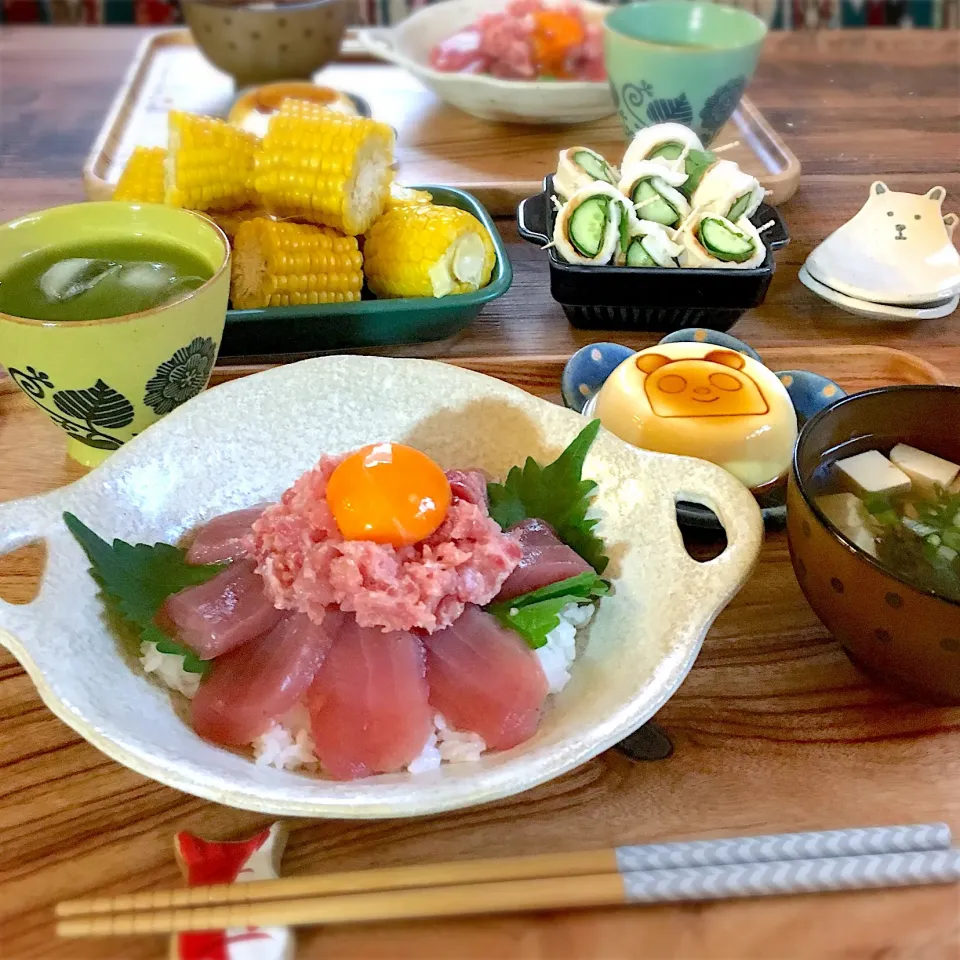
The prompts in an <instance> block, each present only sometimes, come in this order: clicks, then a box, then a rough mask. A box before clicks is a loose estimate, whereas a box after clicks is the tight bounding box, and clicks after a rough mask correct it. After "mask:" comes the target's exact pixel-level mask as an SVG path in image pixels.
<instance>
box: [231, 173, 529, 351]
mask: <svg viewBox="0 0 960 960" xmlns="http://www.w3.org/2000/svg"><path fill="white" fill-rule="evenodd" d="M415 189H417V190H429V191H430V193H431V194H433V199H434V200H435V201H436V202H437V203H439V204H444V205H446V206H450V207H459V208H460V209H461V210H468V211H469V212H470V213H472V214H473V215H474V216H475V217H476V218H477V219H478V220H480V221H481V222H482V223H483V225H484V226H485V227H486V228H487V230H489V231H490V236H491V237H492V238H493V245H494V247H495V248H496V251H497V265H496V267H494V270H493V276H492V277H491V278H490V283H489V284H487V286H485V287H484V288H483V289H482V290H478V291H477V292H476V293H461V294H457V295H452V296H449V297H440V298H435V297H413V298H411V299H408V300H377V299H376V298H374V297H372V296H371V297H370V299H363V300H361V301H360V302H359V303H324V304H319V305H317V306H303V307H268V308H266V309H263V310H228V311H227V326H226V329H225V331H224V334H223V345H222V346H221V347H220V356H221V357H262V356H266V355H270V354H279V353H320V352H322V351H326V350H346V349H350V348H359V347H383V346H390V345H394V344H404V343H426V342H427V341H430V340H443V339H446V338H447V337H451V336H453V335H454V334H455V333H459V332H460V331H461V330H462V329H463V328H464V327H466V326H467V325H468V324H469V323H471V322H472V321H473V320H474V319H476V317H477V315H478V314H479V313H480V311H481V310H482V309H483V308H484V306H485V305H486V304H487V303H489V302H490V301H491V300H496V298H497V297H502V296H503V294H505V293H506V292H507V290H509V289H510V284H511V283H512V282H513V269H512V268H511V266H510V258H509V257H508V256H507V250H506V247H504V245H503V240H501V239H500V234H499V233H497V228H496V226H495V225H494V223H493V220H491V219H490V215H489V214H488V213H487V211H486V210H485V209H484V208H483V207H482V206H481V205H480V202H479V201H478V200H477V199H476V198H475V197H472V196H471V195H470V194H469V193H464V192H463V191H462V190H454V189H453V188H451V187H440V186H434V185H433V184H425V185H423V186H416V187H415ZM367 296H369V294H367V293H366V292H365V293H364V297H365V298H366V297H367Z"/></svg>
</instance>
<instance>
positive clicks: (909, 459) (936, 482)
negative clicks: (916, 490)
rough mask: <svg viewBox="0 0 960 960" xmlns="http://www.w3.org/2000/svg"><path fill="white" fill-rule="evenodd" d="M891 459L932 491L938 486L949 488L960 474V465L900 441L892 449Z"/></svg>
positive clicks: (914, 479)
mask: <svg viewBox="0 0 960 960" xmlns="http://www.w3.org/2000/svg"><path fill="white" fill-rule="evenodd" d="M890 460H891V462H892V463H893V464H894V465H895V466H897V467H899V468H900V469H901V470H902V471H903V472H904V473H905V474H907V476H909V477H910V479H911V480H912V481H913V482H914V483H916V484H917V485H918V486H920V487H923V488H924V489H926V490H930V491H932V490H933V489H934V488H935V487H936V486H941V487H943V488H944V489H949V487H950V484H952V483H953V482H954V481H955V480H956V479H957V477H958V475H960V465H958V464H956V463H951V462H950V461H949V460H944V459H943V458H942V457H937V456H934V455H933V454H932V453H927V452H926V451H925V450H918V449H917V448H916V447H911V446H909V445H908V444H906V443H898V444H897V445H896V446H895V447H894V448H893V449H892V450H891V451H890Z"/></svg>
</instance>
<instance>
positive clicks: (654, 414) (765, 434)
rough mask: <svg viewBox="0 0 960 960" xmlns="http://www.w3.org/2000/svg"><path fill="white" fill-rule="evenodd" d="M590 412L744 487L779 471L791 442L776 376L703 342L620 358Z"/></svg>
mask: <svg viewBox="0 0 960 960" xmlns="http://www.w3.org/2000/svg"><path fill="white" fill-rule="evenodd" d="M592 412H593V413H594V415H595V416H597V417H598V418H599V419H600V421H601V422H602V423H603V425H604V426H605V427H606V428H607V429H608V430H610V431H611V432H612V433H615V434H616V435H617V436H618V437H620V438H621V439H623V440H626V441H627V442H628V443H632V444H633V445H634V446H637V447H642V448H644V449H645V450H656V451H658V452H660V453H673V454H679V455H682V456H688V457H699V458H700V459H703V460H710V461H711V462H713V463H716V464H718V465H719V466H721V467H724V468H725V469H726V470H728V471H729V472H730V473H732V474H733V475H734V476H735V477H737V479H739V480H740V481H741V482H742V483H744V484H745V485H746V486H748V487H750V488H751V489H752V490H756V489H758V488H760V487H764V486H766V485H768V484H770V483H772V482H775V481H778V480H781V479H783V478H784V477H785V476H786V474H787V471H788V470H789V467H790V458H791V456H792V454H793V448H794V445H795V443H796V441H797V416H796V412H795V411H794V408H793V404H792V402H791V401H790V397H789V396H788V394H787V391H786V389H785V388H784V386H783V384H782V383H780V381H779V380H778V379H777V377H776V374H774V373H773V371H771V370H769V369H768V368H767V367H765V366H764V365H763V364H761V363H758V362H757V361H756V360H753V359H751V358H750V357H747V356H744V355H743V354H742V353H737V352H736V351H734V350H728V349H724V348H720V347H716V346H714V345H712V344H708V343H669V344H660V345H658V346H656V347H651V348H650V349H648V350H641V351H640V352H639V353H637V354H634V355H633V356H632V357H628V358H627V359H626V360H624V361H623V363H621V364H620V366H619V367H617V369H616V370H614V371H613V373H612V374H611V375H610V377H609V378H608V379H607V381H606V383H604V385H603V387H602V388H601V390H600V392H599V393H598V394H597V398H596V403H595V404H594V405H593V411H592Z"/></svg>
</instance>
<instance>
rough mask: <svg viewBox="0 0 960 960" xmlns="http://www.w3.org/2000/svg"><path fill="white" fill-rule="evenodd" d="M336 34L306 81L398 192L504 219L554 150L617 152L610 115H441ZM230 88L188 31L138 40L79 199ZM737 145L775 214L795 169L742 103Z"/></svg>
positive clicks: (733, 135) (225, 97)
mask: <svg viewBox="0 0 960 960" xmlns="http://www.w3.org/2000/svg"><path fill="white" fill-rule="evenodd" d="M364 56H365V55H364V54H362V53H360V52H359V49H358V48H357V46H356V45H355V44H354V43H353V42H352V41H351V40H350V38H349V37H348V38H347V39H346V40H345V41H344V48H343V59H342V60H341V62H338V63H335V64H331V65H330V66H328V67H326V68H324V69H323V70H321V71H320V72H319V73H317V74H316V75H315V76H314V79H315V80H316V81H317V82H318V83H323V84H327V85H329V86H333V87H338V88H340V89H343V90H345V91H347V92H349V93H353V94H356V95H358V96H360V97H363V98H364V99H365V100H366V101H367V102H368V103H369V104H370V106H371V109H372V113H373V116H374V117H376V118H378V119H381V120H386V121H387V122H388V123H390V124H392V125H393V126H394V127H395V128H396V129H397V132H398V149H397V154H398V159H399V161H400V178H401V180H402V181H403V182H404V183H410V184H416V183H442V184H446V185H447V186H451V187H457V188H458V189H460V190H466V191H468V192H469V193H472V194H474V195H475V196H476V197H477V198H478V199H479V200H480V202H481V203H483V205H484V206H485V207H486V208H487V209H488V210H489V211H490V213H491V214H493V215H494V216H511V217H512V216H513V215H514V213H515V211H516V207H517V204H518V203H519V202H520V201H521V200H523V199H524V198H525V197H529V196H532V195H533V194H535V193H538V192H539V191H540V189H541V186H542V181H543V178H544V176H545V175H546V174H547V173H550V172H551V171H552V170H553V169H554V168H555V167H556V163H557V153H558V151H559V150H560V149H562V148H563V147H568V146H571V145H572V144H573V143H574V142H578V143H580V142H582V143H586V144H588V145H589V146H591V147H593V148H595V149H597V150H599V151H600V152H601V153H603V154H605V155H606V156H608V157H610V158H611V159H619V157H620V156H621V155H622V154H623V151H624V147H625V143H624V138H623V133H622V131H621V129H620V121H619V119H618V118H617V116H616V115H615V114H614V115H612V116H610V117H607V118H606V119H604V120H598V121H596V122H595V123H589V124H578V125H577V126H573V127H545V128H541V127H526V126H519V125H512V124H497V123H488V122H486V121H484V120H478V119H476V118H475V117H472V116H470V115H469V114H466V113H463V112H461V111H460V110H457V109H456V108H455V107H450V106H447V105H446V104H444V103H442V102H441V101H439V100H438V99H437V98H436V97H435V96H434V95H433V94H432V93H430V91H428V90H427V89H425V88H424V87H423V86H422V85H421V84H420V82H419V81H417V80H416V79H414V78H413V77H412V76H410V75H409V74H408V73H406V72H405V71H404V70H401V69H399V68H397V67H394V66H390V65H388V64H383V63H379V62H376V61H370V60H368V59H367V60H365V59H364ZM234 96H235V90H234V86H233V81H232V79H231V78H230V77H228V76H227V75H226V74H224V73H221V72H220V71H219V70H217V69H216V68H215V67H213V66H212V65H211V64H210V63H208V62H207V61H206V60H205V59H204V57H203V55H202V54H201V53H200V51H199V50H198V49H197V48H196V46H194V43H193V39H192V37H191V35H190V32H189V31H188V30H169V31H164V32H162V33H158V34H155V35H154V36H152V37H149V38H148V39H147V40H145V41H144V43H143V45H142V46H141V47H140V50H139V51H138V53H137V56H136V57H135V59H134V62H133V64H132V65H131V67H130V70H129V71H128V73H127V76H126V77H125V79H124V82H123V85H122V86H121V89H120V92H119V93H118V95H117V98H116V100H115V101H114V103H113V106H112V107H111V109H110V113H109V114H108V116H107V119H106V121H105V122H104V125H103V127H102V129H101V131H100V134H99V136H98V137H97V140H96V142H95V144H94V146H93V149H92V151H91V153H90V156H89V157H88V158H87V162H86V164H85V165H84V168H83V179H84V184H85V186H86V191H87V196H88V198H89V199H91V200H104V199H109V197H110V196H111V194H112V192H113V186H114V184H116V182H117V179H118V177H119V175H120V171H121V170H122V169H123V166H124V164H125V163H126V161H127V158H128V157H129V156H130V153H131V151H132V150H133V148H134V147H135V146H165V145H166V141H167V111H168V110H170V109H173V108H175V109H179V110H187V111H191V112H193V113H203V114H209V115H212V116H224V115H226V113H227V111H228V110H229V108H230V105H231V104H232V102H233V99H234ZM734 140H739V141H740V145H739V146H738V147H736V148H734V149H733V150H730V151H729V152H728V153H725V154H724V156H725V157H726V158H727V159H732V160H736V161H737V163H739V164H740V166H741V167H743V169H744V170H746V171H748V172H749V173H752V174H753V175H754V176H756V177H757V178H758V179H759V180H760V182H761V183H762V184H763V185H764V186H765V187H766V188H767V189H768V190H770V191H771V194H770V197H769V198H768V200H769V202H770V203H772V204H774V205H777V204H780V203H783V202H784V201H785V200H788V199H789V198H790V197H792V196H793V194H794V193H795V191H796V189H797V186H798V184H799V180H800V163H799V161H798V160H797V158H796V157H795V156H794V155H793V153H792V152H791V151H790V150H789V149H788V147H787V146H786V145H785V144H784V143H783V141H782V140H781V139H780V138H779V136H778V135H777V134H776V133H775V132H774V131H773V130H772V129H771V127H770V126H769V124H768V123H767V121H766V119H765V118H764V116H763V115H762V114H761V113H760V112H759V111H758V110H757V108H756V107H755V106H754V105H753V104H752V103H751V102H750V101H749V100H748V99H746V98H745V99H744V100H743V101H742V103H741V105H740V107H739V109H738V110H737V111H736V112H735V113H734V115H733V117H732V118H731V119H730V121H729V122H728V123H727V125H726V126H725V127H724V128H723V130H722V131H721V132H720V134H719V136H718V138H717V141H716V142H717V143H718V144H724V143H730V142H732V141H734Z"/></svg>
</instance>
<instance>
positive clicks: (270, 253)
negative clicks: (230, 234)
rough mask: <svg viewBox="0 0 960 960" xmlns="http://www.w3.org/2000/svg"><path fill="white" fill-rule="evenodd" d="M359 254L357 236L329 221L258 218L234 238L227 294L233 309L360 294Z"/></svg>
mask: <svg viewBox="0 0 960 960" xmlns="http://www.w3.org/2000/svg"><path fill="white" fill-rule="evenodd" d="M362 288H363V255H362V254H361V253H360V250H359V249H358V247H357V239H356V237H344V236H341V235H340V234H338V233H336V231H334V230H331V229H329V228H328V227H318V226H313V225H312V224H304V223H280V222H277V221H275V220H267V219H256V220H248V221H247V222H245V223H242V224H240V226H239V228H238V229H237V233H236V236H235V237H234V241H233V266H232V272H231V284H230V299H231V301H232V303H233V307H234V309H236V310H249V309H252V308H257V307H290V306H296V305H297V304H304V303H349V302H352V301H355V300H359V299H360V291H361V289H362Z"/></svg>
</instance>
